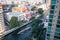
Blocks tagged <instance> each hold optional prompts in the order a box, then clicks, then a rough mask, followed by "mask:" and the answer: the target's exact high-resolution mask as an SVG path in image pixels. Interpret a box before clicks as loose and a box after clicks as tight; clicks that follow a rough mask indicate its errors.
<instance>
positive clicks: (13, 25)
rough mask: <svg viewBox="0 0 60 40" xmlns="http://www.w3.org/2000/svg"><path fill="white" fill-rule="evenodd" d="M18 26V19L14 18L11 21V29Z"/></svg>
mask: <svg viewBox="0 0 60 40" xmlns="http://www.w3.org/2000/svg"><path fill="white" fill-rule="evenodd" d="M16 26H19V22H18V18H17V17H14V16H13V17H12V18H11V20H10V28H14V27H16Z"/></svg>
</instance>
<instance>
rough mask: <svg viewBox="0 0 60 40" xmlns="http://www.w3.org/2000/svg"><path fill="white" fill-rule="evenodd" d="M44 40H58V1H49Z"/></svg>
mask: <svg viewBox="0 0 60 40" xmlns="http://www.w3.org/2000/svg"><path fill="white" fill-rule="evenodd" d="M46 40H60V0H51V3H50V13H49V21H48V27H47V32H46Z"/></svg>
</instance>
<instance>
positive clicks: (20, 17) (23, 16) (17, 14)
mask: <svg viewBox="0 0 60 40" xmlns="http://www.w3.org/2000/svg"><path fill="white" fill-rule="evenodd" d="M26 14H28V13H22V12H8V13H6V18H7V20H8V21H10V19H11V17H12V16H15V17H18V21H22V20H27V21H28V20H29V18H26Z"/></svg>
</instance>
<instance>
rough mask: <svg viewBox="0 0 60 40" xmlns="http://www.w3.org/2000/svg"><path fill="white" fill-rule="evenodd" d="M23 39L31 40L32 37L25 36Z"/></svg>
mask: <svg viewBox="0 0 60 40" xmlns="http://www.w3.org/2000/svg"><path fill="white" fill-rule="evenodd" d="M24 40H32V38H30V37H26V38H25V39H24Z"/></svg>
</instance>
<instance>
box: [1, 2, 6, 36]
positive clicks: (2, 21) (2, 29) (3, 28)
mask: <svg viewBox="0 0 60 40" xmlns="http://www.w3.org/2000/svg"><path fill="white" fill-rule="evenodd" d="M2 11H3V10H2V4H1V3H0V36H1V35H2V33H3V32H4V31H5V26H4V19H3V14H2Z"/></svg>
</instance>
